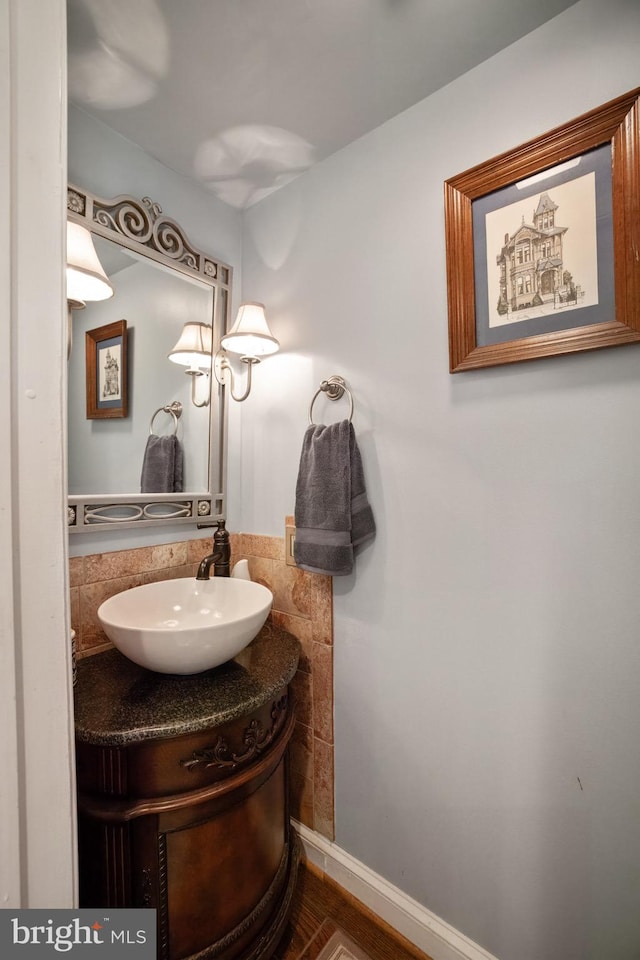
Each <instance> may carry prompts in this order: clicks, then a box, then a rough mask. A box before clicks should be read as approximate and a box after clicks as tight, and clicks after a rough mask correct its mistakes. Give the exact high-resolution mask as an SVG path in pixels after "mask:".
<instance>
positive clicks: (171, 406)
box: [149, 400, 182, 437]
mask: <svg viewBox="0 0 640 960" xmlns="http://www.w3.org/2000/svg"><path fill="white" fill-rule="evenodd" d="M159 413H169V414H170V415H171V416H172V417H173V433H171V434H168V436H171V437H175V435H176V433H177V432H178V420H179V419H180V417H181V416H182V404H181V403H180V401H179V400H174V401H173V403H167V404H166V405H165V406H164V407H158V409H157V410H156V412H155V413H154V415H153V416H152V417H151V423H150V424H149V436H152V435H153V421H154V420H155V418H156V417H157V416H158V414H159Z"/></svg>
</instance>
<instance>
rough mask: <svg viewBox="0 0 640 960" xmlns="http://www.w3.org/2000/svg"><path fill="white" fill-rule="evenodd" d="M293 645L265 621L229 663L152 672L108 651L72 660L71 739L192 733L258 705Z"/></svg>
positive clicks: (275, 683)
mask: <svg viewBox="0 0 640 960" xmlns="http://www.w3.org/2000/svg"><path fill="white" fill-rule="evenodd" d="M299 656H300V644H299V642H298V640H296V639H295V637H292V636H291V634H290V633H287V632H286V631H285V630H282V629H281V628H280V627H276V626H275V625H273V624H266V625H265V626H264V627H263V628H262V630H261V631H260V633H259V634H258V636H257V637H256V638H255V640H253V642H252V643H250V644H249V646H248V647H246V648H245V649H244V650H243V651H242V652H241V653H239V654H238V655H237V657H235V658H234V659H233V660H230V661H229V662H228V663H224V664H222V666H220V667H215V668H214V669H213V670H207V671H206V673H198V674H194V675H192V676H175V675H167V674H163V673H153V672H152V671H150V670H145V669H144V668H143V667H139V666H138V665H137V664H135V663H132V661H131V660H127V658H126V657H124V656H123V655H122V654H121V653H119V652H118V651H117V650H107V651H106V652H104V653H98V654H96V655H95V656H92V657H86V658H85V659H84V660H80V661H79V662H78V682H77V686H76V688H75V731H76V739H77V740H79V741H81V742H84V743H92V744H98V745H102V746H122V745H125V744H128V743H135V742H138V741H140V740H155V739H162V738H164V737H175V736H180V735H182V734H185V733H194V732H196V731H198V730H206V729H209V728H211V727H215V726H218V725H220V724H222V723H228V722H229V721H230V720H235V719H236V718H237V717H242V716H245V715H246V714H248V713H251V712H252V711H254V710H257V709H258V708H259V707H261V706H262V705H263V704H264V703H266V701H267V700H269V698H270V697H272V696H273V695H274V694H275V693H276V692H277V691H278V690H280V689H281V688H282V687H283V686H285V685H286V684H288V683H289V681H290V680H291V679H292V677H293V675H294V673H295V672H296V669H297V666H298V658H299Z"/></svg>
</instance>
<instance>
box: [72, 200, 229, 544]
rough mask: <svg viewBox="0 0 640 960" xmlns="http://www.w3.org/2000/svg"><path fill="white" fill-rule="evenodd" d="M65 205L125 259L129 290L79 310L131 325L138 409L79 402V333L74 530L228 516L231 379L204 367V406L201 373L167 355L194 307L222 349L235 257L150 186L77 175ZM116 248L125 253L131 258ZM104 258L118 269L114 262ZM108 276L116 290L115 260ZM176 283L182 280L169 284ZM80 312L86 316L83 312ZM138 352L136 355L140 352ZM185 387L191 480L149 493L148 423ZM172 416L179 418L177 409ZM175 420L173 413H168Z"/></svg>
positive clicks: (79, 347)
mask: <svg viewBox="0 0 640 960" xmlns="http://www.w3.org/2000/svg"><path fill="white" fill-rule="evenodd" d="M67 214H68V219H69V220H70V221H74V222H76V223H79V224H81V225H82V226H84V227H86V228H87V229H88V230H89V231H90V233H91V234H92V236H93V238H94V240H96V238H101V239H97V240H96V242H97V243H99V244H101V245H102V247H101V256H105V251H106V260H107V262H109V260H112V262H113V263H114V264H115V266H114V267H113V269H114V270H115V271H118V270H121V269H124V270H125V271H127V272H126V282H124V281H123V282H122V283H121V284H120V288H121V289H122V290H126V291H127V292H126V295H123V296H122V297H121V299H120V302H118V299H117V297H115V298H114V301H105V302H104V303H101V304H89V305H87V309H86V311H85V310H81V311H80V312H79V314H78V316H79V317H82V315H83V314H86V317H85V318H83V321H82V325H83V327H84V329H87V327H88V326H91V325H93V326H94V327H99V326H100V325H101V324H103V323H105V324H106V323H109V322H111V323H113V322H114V321H116V320H122V319H126V320H127V324H128V334H129V336H130V337H131V341H130V347H129V350H128V353H129V358H130V362H129V369H130V374H129V396H130V404H129V406H130V411H131V412H130V416H129V417H128V418H127V420H120V421H117V420H114V419H106V420H91V421H88V418H87V417H85V415H84V410H83V409H82V410H81V409H80V408H81V387H80V382H81V381H82V390H84V389H86V384H85V382H84V367H85V356H84V353H85V342H84V338H81V337H79V336H78V335H77V334H76V335H74V343H73V353H72V359H71V364H75V367H74V368H73V371H72V367H71V365H70V373H69V405H70V409H69V508H68V511H67V516H68V526H69V530H70V532H74V533H77V532H82V531H88V530H90V531H95V530H96V529H99V528H100V527H103V528H104V527H105V526H108V527H111V528H113V527H115V526H121V527H122V526H128V527H133V526H135V527H139V526H142V525H145V526H146V525H149V524H155V525H157V524H159V523H162V524H167V523H170V524H186V523H195V522H197V521H198V520H201V519H202V518H209V517H214V518H215V517H220V516H223V515H224V508H225V489H224V483H225V462H224V461H225V449H226V442H225V404H224V387H221V386H220V385H219V384H218V383H217V381H216V380H215V378H214V377H209V376H207V377H206V378H205V379H206V380H207V381H208V382H207V389H208V390H210V395H211V397H210V403H209V404H207V405H206V406H204V405H203V408H202V409H196V407H195V406H194V405H193V403H192V401H191V400H190V399H189V391H190V390H191V386H192V384H191V380H192V378H189V377H184V376H182V373H183V368H178V369H176V368H175V364H172V363H170V362H169V361H168V359H167V356H168V353H169V351H170V349H171V342H170V341H171V339H172V340H173V341H174V342H175V340H177V339H178V337H179V335H180V331H181V329H182V325H183V324H184V323H185V322H187V320H193V319H194V316H193V311H194V309H197V310H198V311H200V315H199V322H202V323H204V324H207V325H210V326H211V328H212V329H211V331H210V333H211V341H212V346H213V350H214V351H215V348H216V347H217V345H218V344H219V342H220V337H221V336H222V335H223V334H224V332H225V331H226V329H227V325H228V324H227V321H228V313H229V308H230V299H231V282H232V268H231V267H230V266H229V265H228V264H226V263H223V262H222V261H220V260H219V259H217V258H215V257H213V256H211V255H210V254H207V253H205V252H203V251H202V250H199V249H198V248H196V247H195V246H194V245H193V244H192V243H191V242H190V241H189V239H188V238H187V236H186V234H185V232H184V230H183V229H182V227H181V226H180V225H179V224H178V223H177V222H176V221H175V220H173V219H171V218H170V217H167V216H165V215H164V214H163V212H162V208H161V207H160V205H159V204H157V203H155V202H154V201H153V200H151V199H150V198H149V197H143V198H142V200H138V199H137V198H135V197H132V196H127V195H121V196H118V197H115V198H113V199H111V200H105V199H102V198H101V197H98V196H96V195H94V194H92V193H90V192H88V191H86V190H83V189H81V188H79V187H77V186H73V185H69V188H68V192H67ZM105 241H106V245H105ZM118 260H120V261H123V260H124V266H123V264H122V263H118ZM150 267H151V269H149V268H150ZM157 268H159V270H158V269H157ZM106 269H107V273H110V271H109V268H108V267H106ZM135 270H144V271H146V273H145V275H144V278H143V279H139V278H138V277H137V276H135ZM122 276H125V274H124V273H123V274H122ZM156 278H157V282H158V283H160V284H161V285H162V284H163V285H164V286H162V289H161V290H160V289H159V290H158V292H157V293H154V292H153V290H152V292H151V293H149V289H150V288H149V287H148V286H147V284H149V283H153V282H156ZM111 280H112V282H113V285H114V287H115V288H116V291H118V288H119V282H118V274H117V272H116V275H115V276H111ZM140 284H142V288H141V289H140V287H139V285H140ZM167 284H172V285H173V287H171V288H168V287H167ZM176 284H177V286H176ZM167 290H168V292H167ZM196 298H199V299H197V300H196ZM182 303H184V309H182ZM107 304H111V305H110V306H107ZM194 305H195V306H194ZM125 308H126V310H127V311H131V315H130V316H127V317H126V318H124V317H123V316H121V314H122V312H123V310H124V309H125ZM73 322H74V324H75V323H77V322H78V320H77V318H74V321H73ZM91 332H92V333H94V334H95V332H96V331H95V330H93V331H91ZM145 337H146V338H149V337H151V338H152V341H153V350H150V349H149V348H148V346H145V344H146V343H147V341H145ZM131 347H134V349H131ZM154 352H155V354H156V357H155V361H154V364H155V365H154V367H153V368H152V369H146V368H145V361H147V362H148V361H149V360H150V359H151V354H153V353H154ZM132 356H133V360H134V363H131V358H132ZM80 368H81V369H80ZM176 378H178V379H176ZM74 384H75V386H74ZM132 386H133V390H132ZM74 390H75V394H74ZM178 390H181V391H183V393H184V399H182V407H183V409H184V412H185V416H184V417H183V418H182V420H181V423H180V431H181V434H183V436H182V442H183V444H184V464H185V465H184V484H181V485H180V486H176V487H175V488H174V491H173V492H161V493H142V492H141V488H140V486H139V480H138V477H139V475H140V465H141V463H142V457H143V453H144V443H145V441H146V439H147V438H148V434H149V433H150V432H151V430H150V423H152V424H153V423H154V419H153V418H154V416H155V415H157V414H158V412H159V411H166V413H167V414H171V410H172V409H176V404H177V405H178V406H180V400H181V398H180V397H176V393H177V391H178ZM189 418H191V419H190V420H189ZM173 419H174V420H175V422H176V430H177V418H175V417H174V418H173ZM167 421H168V422H169V423H170V420H169V417H167ZM155 422H156V423H157V422H158V420H157V418H156V421H155ZM192 451H193V456H192V457H191V459H190V455H191V452H192ZM203 451H204V452H203ZM192 460H193V462H192ZM128 470H129V471H131V472H130V473H129V476H128V478H126V477H125V479H124V486H125V489H124V490H119V489H117V486H118V476H117V475H118V474H119V473H120V474H122V475H123V476H124V475H126V473H127V471H128ZM136 471H137V473H136ZM100 485H102V487H100ZM96 487H100V488H96ZM136 487H137V489H136ZM94 488H96V489H94Z"/></svg>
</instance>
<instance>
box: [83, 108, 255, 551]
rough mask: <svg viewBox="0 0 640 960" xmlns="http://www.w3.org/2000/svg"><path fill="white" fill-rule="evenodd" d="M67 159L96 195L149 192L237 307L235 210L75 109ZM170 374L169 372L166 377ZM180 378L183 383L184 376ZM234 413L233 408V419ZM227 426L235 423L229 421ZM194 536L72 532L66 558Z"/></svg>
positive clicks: (182, 532)
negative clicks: (219, 275)
mask: <svg viewBox="0 0 640 960" xmlns="http://www.w3.org/2000/svg"><path fill="white" fill-rule="evenodd" d="M68 163H69V181H70V182H71V183H74V184H76V185H78V186H80V187H84V188H85V189H87V190H91V191H92V192H93V193H97V194H98V195H99V196H102V197H106V198H110V197H115V196H118V194H122V193H127V194H131V195H132V196H135V197H140V198H142V197H146V196H148V197H151V199H152V200H154V201H155V202H157V203H159V204H160V206H161V207H162V210H163V213H164V214H166V215H167V216H169V217H172V218H173V219H174V220H177V221H178V222H179V223H180V225H181V226H182V228H183V229H184V231H185V233H186V235H187V236H188V238H189V240H190V241H191V242H192V243H193V244H194V245H195V246H196V247H198V248H200V249H202V250H205V251H206V252H207V253H210V254H212V256H214V257H216V258H219V259H220V260H222V261H223V262H226V263H228V264H230V265H231V266H232V267H233V269H234V298H233V304H232V307H235V306H237V304H238V303H239V291H240V289H241V284H242V276H241V232H242V228H241V215H240V212H239V211H238V210H235V209H233V208H231V207H229V206H228V205H227V204H224V203H221V201H220V200H218V199H217V198H216V197H214V196H213V194H212V193H210V192H209V191H207V190H205V189H204V188H203V187H200V186H199V185H198V184H196V183H195V182H194V181H192V180H189V179H187V178H186V177H183V176H180V175H179V174H177V173H175V172H174V171H173V170H169V169H168V168H167V167H165V166H163V165H162V164H161V163H158V161H156V160H154V159H153V157H150V156H149V155H148V154H146V153H144V151H142V150H141V149H140V148H139V147H137V146H136V145H135V144H133V143H131V142H130V141H129V140H125V139H124V137H121V136H120V135H119V134H117V133H114V131H113V130H111V129H109V127H107V126H105V125H104V124H102V123H100V122H98V121H96V120H94V119H93V118H92V117H89V116H88V115H87V114H85V113H84V112H83V111H81V110H78V109H77V108H75V107H71V108H70V110H69V160H68ZM80 323H82V321H80ZM171 372H172V371H168V373H167V377H170V375H171ZM182 377H183V379H184V380H185V381H186V379H187V378H186V377H184V375H182ZM188 386H189V385H188ZM169 399H172V398H169ZM154 402H155V401H154ZM167 402H169V400H167ZM157 405H159V404H156V406H157ZM234 415H235V412H232V418H233V416H234ZM232 426H235V422H234V421H233V419H232ZM235 462H236V461H234V463H235ZM136 469H137V468H136ZM235 477H236V469H235V467H232V469H231V470H230V471H229V483H230V487H231V489H232V491H233V493H232V496H231V500H232V501H233V499H234V493H235V491H236V490H237V489H238V487H239V484H238V482H237V480H236V479H235ZM82 492H85V491H82ZM230 509H231V510H233V514H237V509H236V508H234V507H231V506H230ZM231 522H232V516H230V528H232V529H238V527H237V526H233V527H231ZM195 535H197V536H202V533H201V532H200V531H197V530H196V529H195V526H193V527H191V526H190V525H187V526H184V527H183V526H177V527H166V526H164V527H163V526H161V527H159V528H154V529H153V530H149V529H147V530H142V529H141V530H112V529H109V530H104V529H101V530H100V531H99V532H96V533H82V534H74V535H72V536H71V537H70V547H69V552H70V554H71V556H80V555H84V554H89V553H101V552H105V551H111V550H123V549H128V548H130V547H137V546H145V545H153V544H157V543H166V542H169V541H172V540H184V539H188V538H189V537H190V536H195Z"/></svg>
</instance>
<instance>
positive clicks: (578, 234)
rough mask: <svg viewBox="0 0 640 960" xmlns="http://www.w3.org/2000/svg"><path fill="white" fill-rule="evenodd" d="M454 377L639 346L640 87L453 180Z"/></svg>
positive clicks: (449, 185)
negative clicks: (543, 359)
mask: <svg viewBox="0 0 640 960" xmlns="http://www.w3.org/2000/svg"><path fill="white" fill-rule="evenodd" d="M445 234H446V254H447V292H448V302H449V369H450V371H451V373H457V372H460V371H463V370H472V369H474V368H477V367H488V366H495V365H497V364H503V363H514V362H516V361H520V360H531V359H534V358H536V357H548V356H553V355H556V354H562V353H574V352H577V351H580V350H594V349H597V348H599V347H607V346H615V345H618V344H624V343H637V342H640V89H637V90H633V91H631V92H630V93H628V94H625V95H624V96H622V97H618V98H617V99H616V100H613V101H611V102H610V103H606V104H605V105H604V106H602V107H599V108H597V109H596V110H592V111H591V112H590V113H587V114H584V115H583V116H581V117H578V118H577V119H575V120H573V121H571V122H570V123H567V124H565V125H564V126H562V127H558V128H556V129H555V130H552V131H550V132H549V133H546V134H544V135H543V136H541V137H538V138H537V139H535V140H531V141H529V142H528V143H525V144H523V145H521V146H519V147H516V148H515V149H514V150H510V151H509V152H507V153H504V154H502V155H500V156H498V157H494V158H493V159H492V160H489V161H488V162H486V163H482V164H480V165H479V166H477V167H474V168H473V169H471V170H467V171H466V172H465V173H461V174H459V175H458V176H455V177H452V178H451V179H449V180H447V181H446V183H445Z"/></svg>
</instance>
